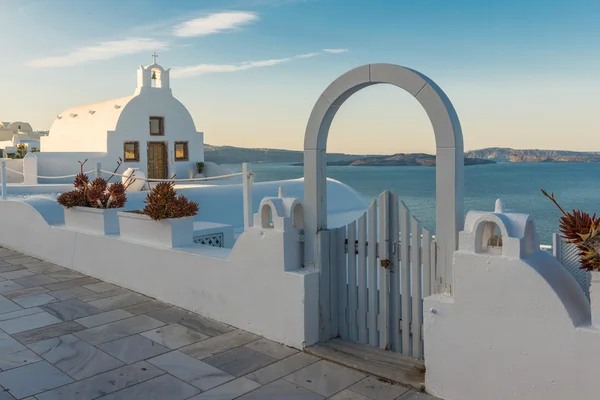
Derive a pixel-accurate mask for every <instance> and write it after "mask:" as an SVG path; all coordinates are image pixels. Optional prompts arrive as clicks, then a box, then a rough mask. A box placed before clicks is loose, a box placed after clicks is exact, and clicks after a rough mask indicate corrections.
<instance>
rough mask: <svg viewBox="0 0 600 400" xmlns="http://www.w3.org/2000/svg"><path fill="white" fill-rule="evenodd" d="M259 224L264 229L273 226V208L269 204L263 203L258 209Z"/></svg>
mask: <svg viewBox="0 0 600 400" xmlns="http://www.w3.org/2000/svg"><path fill="white" fill-rule="evenodd" d="M260 224H261V227H262V228H264V229H267V228H273V210H272V209H271V206H270V205H269V204H265V205H263V206H262V208H261V209H260Z"/></svg>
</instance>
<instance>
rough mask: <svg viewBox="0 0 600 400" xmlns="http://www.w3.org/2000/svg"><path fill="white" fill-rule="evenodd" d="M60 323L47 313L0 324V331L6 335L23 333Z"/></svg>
mask: <svg viewBox="0 0 600 400" xmlns="http://www.w3.org/2000/svg"><path fill="white" fill-rule="evenodd" d="M61 322H62V321H61V320H60V319H58V318H56V317H55V316H53V315H51V314H48V313H47V312H41V313H37V314H31V315H26V316H24V317H18V318H13V319H9V320H6V321H2V322H0V329H2V330H3V331H4V332H6V333H8V334H11V335H12V334H14V333H19V332H25V331H29V330H32V329H36V328H41V327H43V326H48V325H54V324H59V323H61Z"/></svg>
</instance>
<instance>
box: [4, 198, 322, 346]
mask: <svg viewBox="0 0 600 400" xmlns="http://www.w3.org/2000/svg"><path fill="white" fill-rule="evenodd" d="M60 211H62V208H61V207H60V206H58V204H56V202H54V201H51V200H46V199H31V200H23V201H2V202H0V226H2V229H1V230H0V245H2V246H5V247H8V248H11V249H14V250H17V251H20V252H23V253H25V254H28V255H31V256H33V257H37V258H40V259H43V260H47V261H50V262H53V263H55V264H58V265H61V266H64V267H66V268H70V269H73V270H76V271H80V272H82V273H85V274H88V275H90V276H93V277H96V278H98V279H102V280H104V281H107V282H111V283H114V284H117V285H120V286H124V287H126V288H129V289H132V290H135V291H139V292H140V293H143V294H146V295H148V296H151V297H155V298H157V299H160V300H162V301H165V302H168V303H171V304H174V305H177V306H179V307H182V308H184V309H187V310H190V311H193V312H197V313H199V314H202V315H205V316H207V317H211V318H214V319H215V320H217V321H221V322H224V323H227V324H230V325H233V326H236V327H238V328H241V329H245V330H248V331H250V332H253V333H256V334H259V335H262V336H265V337H267V338H269V339H271V340H274V341H277V342H280V343H284V344H286V345H289V346H293V347H296V348H303V346H305V345H310V344H313V343H315V342H316V340H317V331H318V327H317V317H316V316H317V310H318V304H317V302H318V274H317V273H316V272H315V271H308V270H304V269H301V267H300V259H299V257H296V255H297V254H298V253H299V251H292V252H290V249H291V248H294V247H298V246H300V243H299V241H298V236H297V232H296V233H295V236H294V234H293V232H291V231H284V230H279V229H273V228H266V229H263V228H260V225H259V226H258V227H254V228H251V229H249V230H247V231H246V232H245V233H244V234H242V235H241V236H240V237H239V238H238V240H237V242H236V244H235V246H234V248H233V249H231V250H229V249H221V248H214V247H209V246H202V245H196V246H190V247H183V248H170V249H169V248H162V249H161V248H156V247H153V246H148V245H144V244H140V243H132V242H127V241H125V240H121V239H120V238H119V236H118V235H112V236H104V235H98V234H93V233H86V232H81V231H77V230H73V229H69V228H67V227H65V226H64V225H62V221H63V220H64V219H63V218H61V217H62V215H59V214H60Z"/></svg>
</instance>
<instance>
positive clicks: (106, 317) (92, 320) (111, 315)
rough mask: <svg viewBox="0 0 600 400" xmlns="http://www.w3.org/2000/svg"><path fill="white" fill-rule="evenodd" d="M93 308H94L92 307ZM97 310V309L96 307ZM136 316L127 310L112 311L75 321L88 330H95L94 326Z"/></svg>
mask: <svg viewBox="0 0 600 400" xmlns="http://www.w3.org/2000/svg"><path fill="white" fill-rule="evenodd" d="M91 307H93V306H91ZM94 308H95V307H94ZM133 316H134V315H133V314H132V313H130V312H127V311H125V310H121V309H118V310H112V311H106V312H103V313H100V314H95V315H90V316H89V317H84V318H80V319H77V320H75V321H76V322H77V323H80V324H81V325H83V326H85V327H86V328H93V327H94V326H98V325H104V324H108V323H110V322H115V321H120V320H122V319H125V318H129V317H133Z"/></svg>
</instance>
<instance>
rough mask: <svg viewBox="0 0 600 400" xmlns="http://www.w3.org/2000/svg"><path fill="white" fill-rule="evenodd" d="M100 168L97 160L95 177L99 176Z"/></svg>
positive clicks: (100, 164) (100, 165)
mask: <svg viewBox="0 0 600 400" xmlns="http://www.w3.org/2000/svg"><path fill="white" fill-rule="evenodd" d="M101 169H102V163H100V162H97V163H96V176H95V177H96V178H100V174H101V172H100V170H101Z"/></svg>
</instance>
